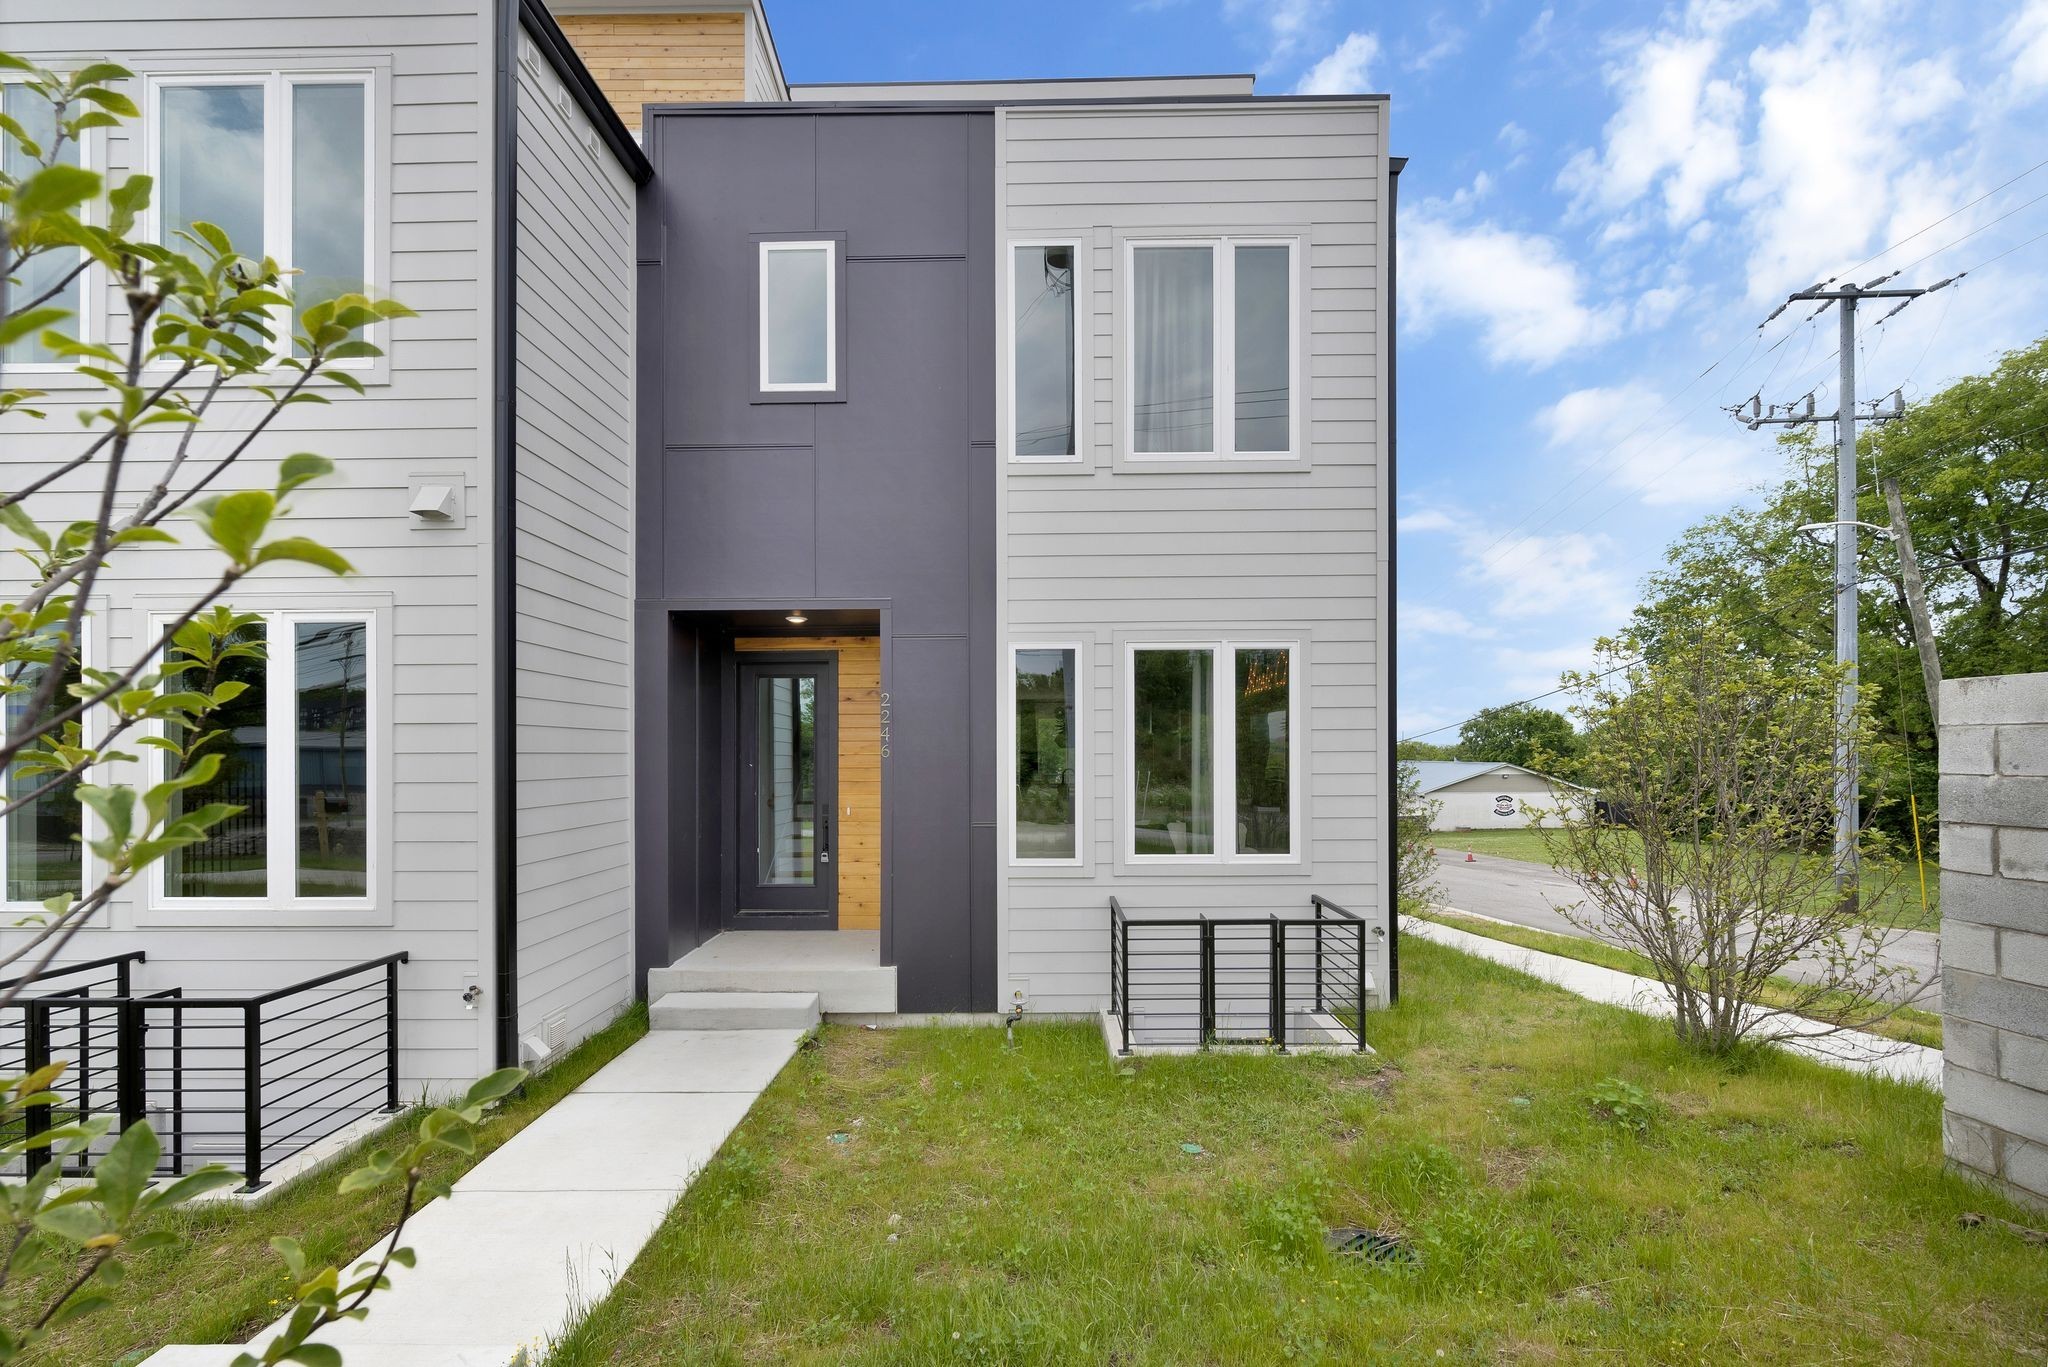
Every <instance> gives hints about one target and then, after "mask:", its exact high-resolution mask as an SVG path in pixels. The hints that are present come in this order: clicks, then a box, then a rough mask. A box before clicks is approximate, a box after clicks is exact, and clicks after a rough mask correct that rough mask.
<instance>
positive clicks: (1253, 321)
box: [1124, 237, 1300, 460]
mask: <svg viewBox="0 0 2048 1367" xmlns="http://www.w3.org/2000/svg"><path fill="white" fill-rule="evenodd" d="M1127 266H1128V270H1127V277H1128V284H1127V286H1126V289H1127V302H1126V309H1125V317H1126V327H1125V332H1126V337H1125V348H1126V351H1127V362H1126V363H1127V372H1126V383H1125V386H1124V388H1125V395H1126V397H1125V404H1126V406H1127V412H1126V415H1125V417H1126V437H1127V441H1128V450H1129V452H1130V454H1131V456H1132V458H1134V459H1139V460H1146V459H1150V460H1220V459H1261V458H1288V457H1291V456H1293V455H1294V454H1295V452H1296V449H1297V446H1298V443H1299V439H1300V431H1299V428H1300V421H1299V412H1300V393H1299V391H1300V383H1299V370H1300V364H1299V357H1298V355H1297V351H1298V347H1297V343H1296V332H1297V319H1298V313H1297V309H1298V307H1299V305H1298V303H1297V298H1298V295H1299V293H1300V291H1299V288H1298V281H1297V279H1296V274H1297V267H1296V244H1295V243H1294V242H1293V241H1292V240H1279V241H1258V240H1253V239H1243V238H1228V237H1219V238H1211V239H1205V240H1200V241H1184V240H1172V241H1141V242H1132V243H1130V244H1129V249H1128V257H1127Z"/></svg>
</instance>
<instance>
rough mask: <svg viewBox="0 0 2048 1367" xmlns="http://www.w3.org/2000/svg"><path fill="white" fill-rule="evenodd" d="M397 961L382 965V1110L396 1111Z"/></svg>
mask: <svg viewBox="0 0 2048 1367" xmlns="http://www.w3.org/2000/svg"><path fill="white" fill-rule="evenodd" d="M398 1108H399V1107H398V960H396V959H393V960H391V961H390V962H389V963H387V964H385V965H384V1109H385V1110H387V1111H396V1110H397V1109H398Z"/></svg>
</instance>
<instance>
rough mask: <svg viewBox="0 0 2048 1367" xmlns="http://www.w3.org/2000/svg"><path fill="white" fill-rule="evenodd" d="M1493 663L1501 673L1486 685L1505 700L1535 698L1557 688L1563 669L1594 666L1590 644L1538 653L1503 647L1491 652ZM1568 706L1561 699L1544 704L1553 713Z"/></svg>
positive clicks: (1566, 700)
mask: <svg viewBox="0 0 2048 1367" xmlns="http://www.w3.org/2000/svg"><path fill="white" fill-rule="evenodd" d="M1493 663H1494V667H1495V668H1496V669H1498V670H1499V671H1500V673H1499V675H1498V677H1497V678H1495V679H1493V680H1490V681H1489V682H1490V683H1492V684H1493V685H1494V687H1495V690H1496V691H1497V692H1499V693H1501V694H1502V695H1504V696H1506V697H1516V698H1527V697H1534V696H1535V695H1536V694H1539V693H1547V692H1549V691H1550V690H1551V689H1554V688H1556V687H1557V682H1558V676H1559V675H1561V674H1563V673H1564V672H1565V671H1566V670H1586V669H1589V668H1590V667H1591V666H1592V664H1593V647H1592V644H1591V642H1590V641H1589V642H1587V643H1586V644H1584V645H1570V646H1556V647H1552V648H1548V649H1541V650H1524V649H1522V648H1520V647H1517V646H1502V647H1500V648H1499V649H1497V650H1495V651H1494V652H1493ZM1568 704H1569V700H1568V699H1562V698H1560V699H1556V700H1551V701H1547V702H1546V703H1545V705H1546V706H1548V707H1549V708H1550V709H1551V710H1552V711H1562V710H1563V709H1564V708H1565V707H1566V706H1567V705H1568Z"/></svg>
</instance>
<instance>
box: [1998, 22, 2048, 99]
mask: <svg viewBox="0 0 2048 1367" xmlns="http://www.w3.org/2000/svg"><path fill="white" fill-rule="evenodd" d="M2003 51H2004V52H2005V53H2007V54H2008V55H2010V56H2011V57H2012V83H2013V88H2014V90H2015V91H2017V92H2018V93H2020V94H2021V95H2029V94H2035V93H2038V92H2040V91H2043V90H2048V0H2033V3H2031V4H2029V5H2027V6H2025V7H2024V8H2022V9H2021V10H2020V12H2019V13H2018V14H2016V15H2014V16H2013V21H2012V27H2011V28H2009V29H2007V30H2006V31H2005V43H2004V46H2003Z"/></svg>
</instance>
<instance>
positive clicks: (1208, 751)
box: [1131, 650, 1216, 855]
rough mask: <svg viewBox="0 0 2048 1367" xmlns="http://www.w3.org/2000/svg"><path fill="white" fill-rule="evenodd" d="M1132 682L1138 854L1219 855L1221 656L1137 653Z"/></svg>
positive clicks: (1195, 652) (1201, 652) (1135, 846)
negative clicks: (1217, 685) (1218, 664)
mask: <svg viewBox="0 0 2048 1367" xmlns="http://www.w3.org/2000/svg"><path fill="white" fill-rule="evenodd" d="M1131 675H1132V677H1131V703H1132V707H1131V747H1132V755H1131V758H1132V774H1131V777H1132V782H1133V785H1134V789H1135V791H1134V794H1133V808H1132V815H1133V824H1134V826H1135V828H1136V829H1135V840H1134V843H1133V852H1134V853H1136V854H1140V855H1148V854H1149V855H1206V854H1213V853H1215V851H1216V828H1215V824H1214V813H1215V798H1216V754H1215V741H1214V732H1215V679H1214V675H1215V652H1214V651H1212V650H1138V651H1136V652H1134V655H1133V667H1132V671H1131Z"/></svg>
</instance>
